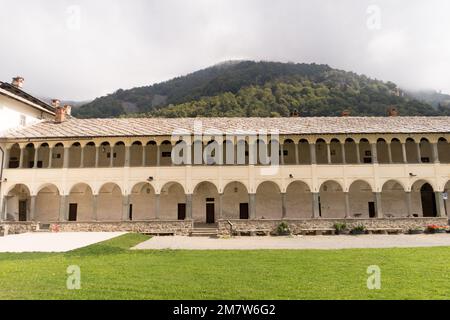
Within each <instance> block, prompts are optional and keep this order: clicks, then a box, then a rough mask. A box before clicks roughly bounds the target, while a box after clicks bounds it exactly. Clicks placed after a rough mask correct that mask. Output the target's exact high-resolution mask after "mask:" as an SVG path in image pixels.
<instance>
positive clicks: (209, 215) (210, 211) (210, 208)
mask: <svg viewBox="0 0 450 320" xmlns="http://www.w3.org/2000/svg"><path fill="white" fill-rule="evenodd" d="M214 222H215V217H214V203H207V204H206V223H214Z"/></svg>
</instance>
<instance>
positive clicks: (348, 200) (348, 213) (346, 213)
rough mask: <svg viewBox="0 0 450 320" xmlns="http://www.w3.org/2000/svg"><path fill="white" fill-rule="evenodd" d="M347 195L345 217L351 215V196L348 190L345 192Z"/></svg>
mask: <svg viewBox="0 0 450 320" xmlns="http://www.w3.org/2000/svg"><path fill="white" fill-rule="evenodd" d="M344 196H345V217H346V218H349V217H350V196H349V193H348V192H344Z"/></svg>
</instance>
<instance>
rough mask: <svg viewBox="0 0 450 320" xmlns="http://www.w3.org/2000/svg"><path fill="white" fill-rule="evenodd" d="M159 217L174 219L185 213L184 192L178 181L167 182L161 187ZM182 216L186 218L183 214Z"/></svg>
mask: <svg viewBox="0 0 450 320" xmlns="http://www.w3.org/2000/svg"><path fill="white" fill-rule="evenodd" d="M159 197H160V200H159V201H160V203H159V210H160V213H159V218H160V219H164V220H176V219H179V218H183V217H180V216H179V214H182V211H183V210H184V213H186V206H187V203H186V194H185V189H184V187H183V185H182V184H180V183H178V182H173V181H172V182H168V183H166V184H165V185H164V186H163V187H162V188H161V193H160V195H159ZM184 218H187V216H185V217H184Z"/></svg>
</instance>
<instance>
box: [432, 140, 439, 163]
mask: <svg viewBox="0 0 450 320" xmlns="http://www.w3.org/2000/svg"><path fill="white" fill-rule="evenodd" d="M431 151H432V153H433V162H434V163H439V162H440V161H439V150H438V144H437V143H432V144H431Z"/></svg>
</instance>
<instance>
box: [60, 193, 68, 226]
mask: <svg viewBox="0 0 450 320" xmlns="http://www.w3.org/2000/svg"><path fill="white" fill-rule="evenodd" d="M67 201H68V196H60V202H59V221H67Z"/></svg>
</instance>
